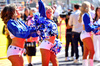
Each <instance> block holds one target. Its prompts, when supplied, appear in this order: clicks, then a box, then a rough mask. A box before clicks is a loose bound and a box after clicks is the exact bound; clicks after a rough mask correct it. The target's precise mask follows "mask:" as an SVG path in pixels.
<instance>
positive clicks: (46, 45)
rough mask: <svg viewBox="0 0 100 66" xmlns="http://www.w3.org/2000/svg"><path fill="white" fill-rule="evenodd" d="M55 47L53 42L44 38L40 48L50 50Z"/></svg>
mask: <svg viewBox="0 0 100 66" xmlns="http://www.w3.org/2000/svg"><path fill="white" fill-rule="evenodd" d="M52 47H53V44H52V43H51V42H49V41H47V40H43V41H42V43H41V44H40V48H43V49H47V50H50V49H51V48H52Z"/></svg>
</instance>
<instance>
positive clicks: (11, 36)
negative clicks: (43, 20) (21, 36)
mask: <svg viewBox="0 0 100 66" xmlns="http://www.w3.org/2000/svg"><path fill="white" fill-rule="evenodd" d="M9 35H10V38H11V39H13V38H15V36H14V35H13V34H12V33H11V32H10V31H9Z"/></svg>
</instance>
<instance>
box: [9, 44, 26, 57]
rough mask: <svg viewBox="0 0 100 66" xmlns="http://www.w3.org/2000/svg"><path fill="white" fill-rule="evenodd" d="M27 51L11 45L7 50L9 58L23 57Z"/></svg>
mask: <svg viewBox="0 0 100 66" xmlns="http://www.w3.org/2000/svg"><path fill="white" fill-rule="evenodd" d="M24 51H25V49H24V48H20V47H17V46H12V45H10V46H9V47H8V50H7V58H8V57H9V56H12V55H22V54H23V53H24Z"/></svg>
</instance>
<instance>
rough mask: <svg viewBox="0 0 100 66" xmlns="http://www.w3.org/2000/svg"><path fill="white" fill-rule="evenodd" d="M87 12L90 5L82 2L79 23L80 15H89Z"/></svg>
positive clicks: (80, 16) (80, 18) (80, 17)
mask: <svg viewBox="0 0 100 66" xmlns="http://www.w3.org/2000/svg"><path fill="white" fill-rule="evenodd" d="M89 10H90V3H89V2H88V1H84V2H83V3H82V6H81V13H80V15H79V20H78V21H79V22H82V15H83V14H84V13H88V14H89ZM89 15H90V14H89Z"/></svg>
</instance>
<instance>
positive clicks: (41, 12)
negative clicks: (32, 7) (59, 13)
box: [38, 0, 46, 17]
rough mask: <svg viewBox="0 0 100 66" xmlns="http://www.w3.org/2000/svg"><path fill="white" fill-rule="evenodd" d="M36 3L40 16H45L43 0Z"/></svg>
mask: <svg viewBox="0 0 100 66" xmlns="http://www.w3.org/2000/svg"><path fill="white" fill-rule="evenodd" d="M38 4H39V13H40V16H42V17H46V9H45V6H44V4H43V2H42V1H41V0H40V1H39V2H38Z"/></svg>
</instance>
